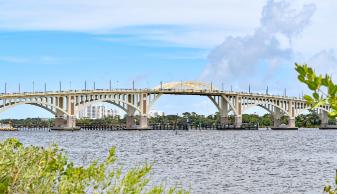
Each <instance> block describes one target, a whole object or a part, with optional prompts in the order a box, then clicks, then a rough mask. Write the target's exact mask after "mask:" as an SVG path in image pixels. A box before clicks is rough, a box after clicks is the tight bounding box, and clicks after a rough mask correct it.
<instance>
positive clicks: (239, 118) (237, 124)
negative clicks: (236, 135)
mask: <svg viewBox="0 0 337 194" xmlns="http://www.w3.org/2000/svg"><path fill="white" fill-rule="evenodd" d="M234 125H235V127H236V128H240V127H241V125H242V115H236V116H235V123H234Z"/></svg>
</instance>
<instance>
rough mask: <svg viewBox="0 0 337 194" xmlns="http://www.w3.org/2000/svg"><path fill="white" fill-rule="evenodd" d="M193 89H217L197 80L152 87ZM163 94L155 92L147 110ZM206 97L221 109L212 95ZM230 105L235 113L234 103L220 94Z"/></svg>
mask: <svg viewBox="0 0 337 194" xmlns="http://www.w3.org/2000/svg"><path fill="white" fill-rule="evenodd" d="M174 89H176V90H192V91H193V90H195V91H212V90H215V91H216V90H218V89H217V88H216V87H214V86H213V85H212V84H208V83H204V82H199V81H183V82H168V83H164V84H161V85H159V86H157V87H155V88H154V90H174ZM162 95H163V94H157V95H155V97H154V98H153V99H152V100H151V101H150V102H149V104H148V107H147V108H148V110H151V108H152V107H153V106H154V104H155V103H156V102H157V101H158V100H159V98H160V97H161V96H162ZM208 98H209V99H210V100H211V102H212V103H213V104H214V106H215V107H216V108H217V110H218V111H219V112H222V111H221V107H220V105H219V104H218V103H217V102H216V100H215V99H214V98H212V96H208ZM221 98H223V99H224V100H225V101H226V102H227V103H228V104H229V106H230V109H231V110H232V111H233V112H234V114H235V115H236V114H237V112H236V110H235V108H234V105H233V104H232V102H231V101H230V100H229V99H228V98H227V97H226V96H224V95H222V96H221Z"/></svg>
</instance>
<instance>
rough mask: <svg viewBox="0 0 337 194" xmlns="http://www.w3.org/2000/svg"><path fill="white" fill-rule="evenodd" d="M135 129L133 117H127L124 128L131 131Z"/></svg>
mask: <svg viewBox="0 0 337 194" xmlns="http://www.w3.org/2000/svg"><path fill="white" fill-rule="evenodd" d="M134 127H135V117H134V116H133V115H128V116H127V117H126V128H127V129H132V128H134Z"/></svg>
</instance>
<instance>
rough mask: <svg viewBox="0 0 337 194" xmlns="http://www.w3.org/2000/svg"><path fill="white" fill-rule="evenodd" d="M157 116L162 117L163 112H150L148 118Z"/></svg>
mask: <svg viewBox="0 0 337 194" xmlns="http://www.w3.org/2000/svg"><path fill="white" fill-rule="evenodd" d="M158 116H164V112H162V111H157V110H151V111H150V113H149V117H158Z"/></svg>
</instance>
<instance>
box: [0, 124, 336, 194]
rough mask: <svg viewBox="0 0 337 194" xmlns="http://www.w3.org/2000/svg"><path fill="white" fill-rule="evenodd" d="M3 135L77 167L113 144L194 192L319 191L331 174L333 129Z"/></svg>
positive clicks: (123, 159) (157, 176)
mask: <svg viewBox="0 0 337 194" xmlns="http://www.w3.org/2000/svg"><path fill="white" fill-rule="evenodd" d="M9 137H16V138H18V139H19V140H20V141H21V142H23V143H24V144H25V145H30V144H32V145H37V146H48V145H50V144H52V143H57V144H59V146H60V147H61V148H64V150H65V151H66V152H67V154H68V155H69V158H70V160H72V161H74V162H75V163H76V164H88V162H89V161H91V160H94V159H101V160H102V159H103V158H105V157H106V156H107V153H108V149H109V148H110V147H111V146H116V147H117V155H118V158H119V164H122V165H123V166H124V167H125V168H129V167H132V166H136V165H141V164H143V163H145V162H149V163H154V168H153V171H152V173H151V175H150V176H151V178H152V180H154V181H153V183H154V184H156V183H161V182H166V183H167V184H168V185H174V184H178V185H182V186H184V187H185V188H190V189H191V191H192V193H322V190H323V187H324V185H325V184H326V183H327V182H333V181H334V176H335V169H337V141H336V140H337V130H336V131H333V130H331V131H320V130H318V129H300V130H298V131H267V130H259V131H215V130H214V131H211V130H210V131H197V130H192V131H178V132H177V133H176V132H175V131H79V132H47V131H18V132H1V136H0V139H1V140H4V139H6V138H9Z"/></svg>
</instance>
